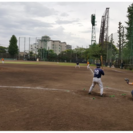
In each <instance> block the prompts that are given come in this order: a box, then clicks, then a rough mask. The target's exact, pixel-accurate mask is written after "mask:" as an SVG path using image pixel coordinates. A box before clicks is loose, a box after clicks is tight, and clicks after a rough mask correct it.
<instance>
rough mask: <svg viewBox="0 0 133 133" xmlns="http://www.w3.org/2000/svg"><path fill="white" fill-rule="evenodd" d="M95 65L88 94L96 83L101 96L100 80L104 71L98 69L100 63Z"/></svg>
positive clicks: (101, 85) (101, 86)
mask: <svg viewBox="0 0 133 133" xmlns="http://www.w3.org/2000/svg"><path fill="white" fill-rule="evenodd" d="M96 66H97V68H96V69H95V70H94V77H93V81H92V85H91V87H90V89H89V92H88V94H91V91H92V89H93V88H94V86H95V85H96V84H98V85H99V87H100V96H103V84H102V81H101V75H104V71H103V70H102V69H100V64H97V65H96Z"/></svg>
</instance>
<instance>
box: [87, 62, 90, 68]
mask: <svg viewBox="0 0 133 133" xmlns="http://www.w3.org/2000/svg"><path fill="white" fill-rule="evenodd" d="M89 67H90V63H89V61H87V69H89Z"/></svg>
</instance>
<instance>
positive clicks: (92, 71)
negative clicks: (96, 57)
mask: <svg viewBox="0 0 133 133" xmlns="http://www.w3.org/2000/svg"><path fill="white" fill-rule="evenodd" d="M89 69H90V71H91V72H92V74H93V75H94V72H93V71H92V69H91V68H90V67H89Z"/></svg>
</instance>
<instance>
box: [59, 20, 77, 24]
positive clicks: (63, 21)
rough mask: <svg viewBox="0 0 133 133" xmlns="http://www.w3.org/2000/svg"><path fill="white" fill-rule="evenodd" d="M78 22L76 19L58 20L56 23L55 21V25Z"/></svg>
mask: <svg viewBox="0 0 133 133" xmlns="http://www.w3.org/2000/svg"><path fill="white" fill-rule="evenodd" d="M78 21H79V20H78V19H76V20H71V21H70V20H60V19H58V20H57V21H56V23H57V24H71V23H74V22H78Z"/></svg>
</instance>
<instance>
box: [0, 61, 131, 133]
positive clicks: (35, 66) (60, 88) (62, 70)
mask: <svg viewBox="0 0 133 133" xmlns="http://www.w3.org/2000/svg"><path fill="white" fill-rule="evenodd" d="M94 68H95V66H91V69H92V70H94ZM104 72H105V75H104V76H102V82H103V86H104V96H103V97H100V96H99V92H100V90H99V86H95V88H94V89H93V91H92V94H91V95H88V89H89V87H90V86H91V83H92V78H93V74H92V72H91V71H90V70H89V69H88V70H87V68H86V64H80V68H75V64H72V63H57V62H54V63H52V62H51V63H49V62H27V61H23V62H22V61H10V62H9V61H5V63H4V64H2V63H0V130H1V131H132V130H133V118H132V116H133V115H132V114H133V98H132V96H131V90H133V86H130V85H128V84H127V83H126V82H125V81H124V78H129V79H130V81H133V72H132V71H129V70H123V69H118V68H117V69H116V68H108V67H105V68H104Z"/></svg>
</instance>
